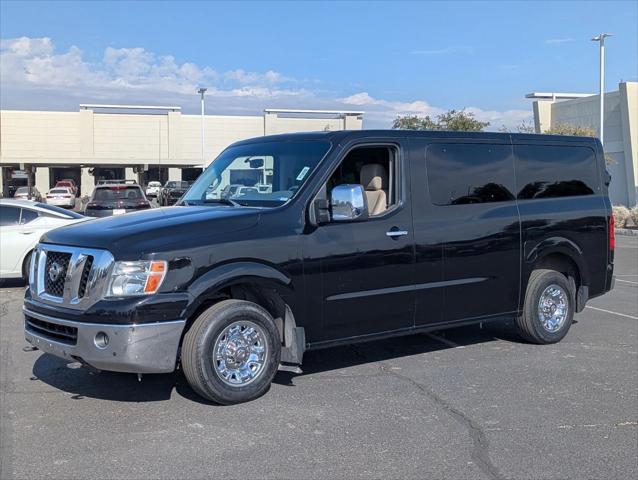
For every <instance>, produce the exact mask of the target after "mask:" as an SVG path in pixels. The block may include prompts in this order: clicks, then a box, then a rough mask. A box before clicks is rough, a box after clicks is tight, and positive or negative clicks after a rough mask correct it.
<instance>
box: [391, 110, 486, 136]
mask: <svg viewBox="0 0 638 480" xmlns="http://www.w3.org/2000/svg"><path fill="white" fill-rule="evenodd" d="M489 125H490V122H481V121H479V120H477V119H475V118H474V114H473V113H472V112H466V111H465V110H448V111H447V112H445V113H442V114H441V115H437V116H436V120H433V119H432V118H431V117H430V116H429V115H426V116H425V117H419V116H418V115H403V116H402V115H399V116H398V117H397V118H396V119H395V120H394V123H393V124H392V128H393V129H395V130H453V131H457V132H481V131H483V129H484V128H485V127H488V126H489Z"/></svg>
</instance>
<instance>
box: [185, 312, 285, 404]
mask: <svg viewBox="0 0 638 480" xmlns="http://www.w3.org/2000/svg"><path fill="white" fill-rule="evenodd" d="M280 355H281V340H280V337H279V331H278V330H277V328H276V327H275V323H274V322H273V319H272V317H271V316H270V314H269V313H268V312H267V311H266V310H264V309H263V308H262V307H260V306H259V305H257V304H255V303H253V302H247V301H245V300H224V301H222V302H219V303H217V304H215V305H213V306H212V307H210V308H209V309H208V310H206V311H204V312H203V313H202V314H201V315H200V316H199V317H198V318H197V319H196V320H195V322H194V323H193V324H192V325H191V327H190V329H189V330H188V332H186V335H185V336H184V342H183V345H182V366H183V370H184V375H185V376H186V379H187V380H188V383H189V384H190V386H191V387H192V388H193V390H195V391H196V392H197V393H198V394H199V395H201V396H202V397H204V398H207V399H209V400H212V401H214V402H216V403H219V404H222V405H230V404H233V403H241V402H246V401H248V400H253V399H255V398H257V397H259V396H261V395H263V394H264V393H265V392H266V391H267V390H268V388H270V384H271V382H272V380H273V378H274V377H275V374H276V373H277V368H278V367H279V359H280Z"/></svg>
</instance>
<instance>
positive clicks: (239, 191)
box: [220, 184, 269, 198]
mask: <svg viewBox="0 0 638 480" xmlns="http://www.w3.org/2000/svg"><path fill="white" fill-rule="evenodd" d="M261 189H262V190H261V191H260V190H259V188H257V186H255V187H247V186H246V185H239V184H238V185H228V186H227V187H226V188H224V189H223V190H222V192H221V194H220V197H221V198H237V197H241V196H242V195H246V194H247V193H269V192H267V191H266V190H265V189H264V186H263V185H262V186H261Z"/></svg>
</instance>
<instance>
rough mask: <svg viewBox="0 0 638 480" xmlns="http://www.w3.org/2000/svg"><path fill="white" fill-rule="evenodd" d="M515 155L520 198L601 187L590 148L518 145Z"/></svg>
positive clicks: (590, 191)
mask: <svg viewBox="0 0 638 480" xmlns="http://www.w3.org/2000/svg"><path fill="white" fill-rule="evenodd" d="M514 155H515V157H516V183H517V185H518V198H519V199H520V200H526V199H527V200H528V199H533V198H556V197H572V196H581V195H593V193H594V192H595V191H598V190H599V188H600V176H599V174H598V166H597V164H596V155H595V153H594V151H593V150H592V149H591V148H588V147H576V146H575V147H570V146H553V145H517V146H515V147H514Z"/></svg>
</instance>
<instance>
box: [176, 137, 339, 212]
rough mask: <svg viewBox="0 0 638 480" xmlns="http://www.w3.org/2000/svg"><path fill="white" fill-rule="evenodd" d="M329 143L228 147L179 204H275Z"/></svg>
mask: <svg viewBox="0 0 638 480" xmlns="http://www.w3.org/2000/svg"><path fill="white" fill-rule="evenodd" d="M330 146H331V143H330V142H326V141H297V142H264V143H253V144H248V145H239V146H236V147H230V148H228V149H226V150H224V151H223V152H222V153H221V155H220V156H219V157H217V158H216V159H215V160H213V162H212V163H211V164H210V166H209V167H208V168H207V169H206V170H205V171H204V173H202V174H201V175H200V176H199V178H198V179H197V180H196V181H195V183H194V184H193V186H192V187H191V188H190V190H188V192H187V193H186V194H185V195H184V197H182V204H184V205H203V204H207V203H210V204H213V203H219V202H226V203H227V204H229V205H237V204H239V205H247V206H257V207H278V206H279V205H283V204H284V203H286V202H287V201H288V200H289V199H290V198H292V197H293V196H294V195H295V193H296V192H297V191H298V190H299V189H300V188H301V187H302V186H303V184H304V183H305V182H306V180H307V179H308V178H310V175H311V174H312V173H313V171H314V170H315V168H316V167H317V165H318V164H319V162H321V160H322V159H323V157H324V156H325V155H326V153H328V150H329V149H330ZM229 200H230V201H229Z"/></svg>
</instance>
